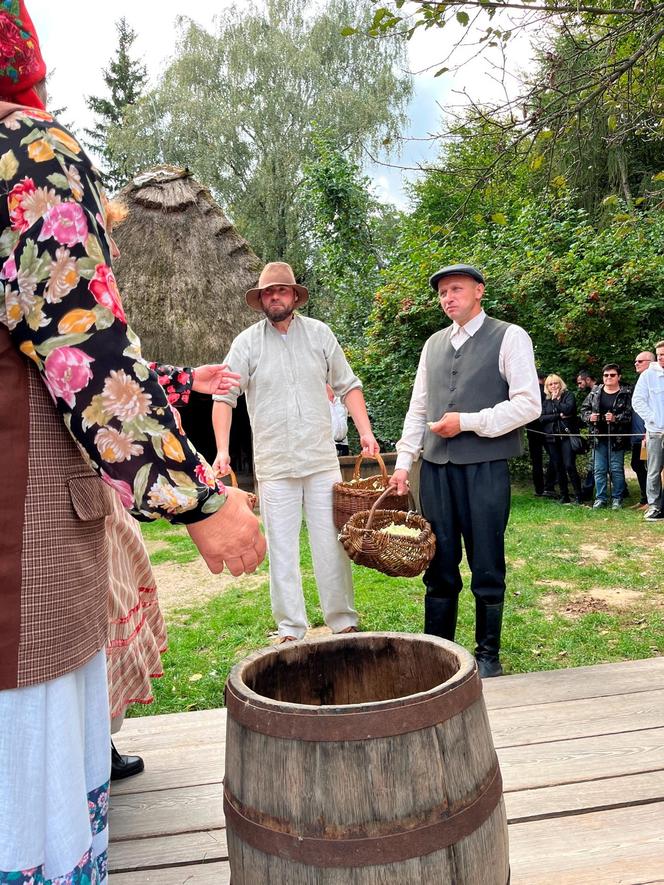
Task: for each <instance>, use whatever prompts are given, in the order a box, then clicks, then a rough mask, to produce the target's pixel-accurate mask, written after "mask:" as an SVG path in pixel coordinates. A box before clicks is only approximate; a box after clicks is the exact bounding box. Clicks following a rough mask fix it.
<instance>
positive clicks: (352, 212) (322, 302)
mask: <svg viewBox="0 0 664 885" xmlns="http://www.w3.org/2000/svg"><path fill="white" fill-rule="evenodd" d="M312 142H313V148H314V154H313V157H312V158H311V160H310V161H309V162H308V163H307V164H306V165H305V167H304V170H303V176H304V177H303V186H302V191H301V195H300V205H301V208H302V218H303V225H304V235H305V238H306V242H307V244H308V256H307V274H306V281H307V284H308V285H309V286H310V287H311V288H312V289H314V291H315V292H316V299H315V303H314V305H313V307H312V312H313V313H314V315H315V316H317V317H319V318H320V319H322V320H325V321H326V322H328V323H332V324H333V325H334V326H335V328H336V329H337V331H338V334H339V337H340V339H341V341H342V344H344V346H346V347H349V348H350V349H357V350H359V349H360V348H361V347H362V346H363V342H364V326H365V324H366V321H367V318H368V316H369V313H370V310H371V304H372V300H373V294H374V292H375V291H376V289H377V287H378V285H379V283H380V255H379V249H380V247H379V245H378V243H377V241H376V234H377V232H378V230H379V229H380V226H379V224H378V223H377V219H378V217H379V215H378V212H379V206H378V204H377V202H376V201H375V200H374V199H373V198H372V196H371V194H370V192H369V181H368V179H367V178H366V177H365V176H363V175H362V173H361V171H360V169H359V167H358V166H357V164H356V163H353V162H352V161H351V160H349V159H348V158H347V157H346V156H345V155H344V153H343V152H342V151H340V150H339V149H338V148H337V147H336V145H335V143H334V141H333V139H332V138H331V137H330V136H329V135H328V134H326V133H324V132H322V133H319V132H314V133H313V135H312Z"/></svg>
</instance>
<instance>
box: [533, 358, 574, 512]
mask: <svg viewBox="0 0 664 885" xmlns="http://www.w3.org/2000/svg"><path fill="white" fill-rule="evenodd" d="M544 394H545V400H544V403H543V404H542V416H541V418H540V422H541V424H542V430H543V431H544V432H545V433H546V435H547V436H546V447H547V450H548V452H549V457H550V458H551V462H552V464H553V466H554V469H555V471H556V477H557V479H558V486H559V488H560V499H559V500H560V503H561V504H570V503H571V501H570V497H569V491H568V485H567V478H568V477H569V479H570V482H571V483H572V488H573V489H574V503H575V504H581V503H582V498H581V480H580V479H579V474H578V473H577V471H576V455H575V454H574V452H573V451H572V444H571V442H570V439H569V437H570V435H571V434H575V433H578V432H579V424H578V419H577V417H576V400H575V399H574V395H573V394H572V392H571V391H569V390H568V389H567V385H566V384H565V382H564V381H563V379H562V378H561V377H560V375H548V376H547V378H546V380H545V382H544Z"/></svg>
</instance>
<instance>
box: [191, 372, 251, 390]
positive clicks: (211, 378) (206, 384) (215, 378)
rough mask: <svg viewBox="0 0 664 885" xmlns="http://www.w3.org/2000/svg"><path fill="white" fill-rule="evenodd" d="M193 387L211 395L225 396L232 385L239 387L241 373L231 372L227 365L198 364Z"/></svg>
mask: <svg viewBox="0 0 664 885" xmlns="http://www.w3.org/2000/svg"><path fill="white" fill-rule="evenodd" d="M193 372H194V380H193V383H192V385H191V389H192V390H195V391H196V392H197V393H208V394H210V396H212V395H215V394H216V395H217V396H224V395H225V394H227V393H228V391H229V390H230V389H231V388H232V387H237V383H238V381H239V380H240V377H241V376H240V375H238V374H237V372H231V370H230V369H229V368H228V366H227V365H225V364H223V365H207V366H197V367H196V368H195V369H194V370H193Z"/></svg>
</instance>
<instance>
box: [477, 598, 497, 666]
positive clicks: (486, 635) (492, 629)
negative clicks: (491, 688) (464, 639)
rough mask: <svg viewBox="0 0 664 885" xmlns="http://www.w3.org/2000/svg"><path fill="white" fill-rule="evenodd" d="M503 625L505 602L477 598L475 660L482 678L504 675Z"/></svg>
mask: <svg viewBox="0 0 664 885" xmlns="http://www.w3.org/2000/svg"><path fill="white" fill-rule="evenodd" d="M502 625H503V603H502V602H498V603H496V604H494V605H487V604H486V603H485V602H482V600H481V599H476V600H475V642H476V643H477V648H476V649H475V660H476V661H477V666H478V668H479V671H480V676H481V677H482V679H486V678H488V677H490V676H502V675H503V668H502V667H501V665H500V658H499V657H498V653H499V652H500V631H501V628H502Z"/></svg>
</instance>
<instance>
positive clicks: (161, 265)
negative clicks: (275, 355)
mask: <svg viewBox="0 0 664 885" xmlns="http://www.w3.org/2000/svg"><path fill="white" fill-rule="evenodd" d="M119 199H121V200H122V201H123V202H124V203H125V204H126V205H127V207H128V209H129V214H128V216H127V218H126V220H125V221H123V222H122V224H120V225H119V226H118V227H117V228H115V229H114V231H113V236H114V238H115V239H116V241H117V244H118V246H119V248H120V252H121V256H120V258H119V259H118V260H117V262H115V269H116V274H117V278H118V283H119V286H120V291H121V292H122V297H123V302H124V306H125V309H126V312H127V316H128V317H129V321H130V323H131V325H132V327H133V328H134V330H135V331H136V332H137V333H138V334H139V335H140V338H141V342H142V349H143V354H144V356H145V357H146V358H147V359H151V360H152V359H154V360H159V361H161V362H167V363H173V364H175V365H190V366H191V365H194V366H195V365H200V364H202V363H209V362H219V361H220V360H221V359H222V358H223V356H224V354H225V353H226V351H227V350H228V347H229V345H230V343H231V341H232V340H233V338H234V337H235V336H236V335H237V334H238V332H240V331H242V329H245V328H246V327H247V326H249V325H251V324H252V323H255V322H256V320H257V319H258V315H257V314H256V313H255V312H254V311H252V310H250V309H249V308H248V307H247V305H246V302H245V300H244V293H245V292H246V290H247V289H250V288H251V287H252V286H254V285H255V284H256V281H257V279H258V275H259V272H260V268H261V262H260V260H259V259H258V257H257V256H256V254H255V253H254V252H253V251H252V250H251V248H250V246H249V245H248V243H247V242H246V241H245V240H243V239H242V237H241V236H240V235H239V234H238V233H237V231H236V230H235V228H234V227H233V225H232V224H231V223H230V221H229V220H228V219H227V218H226V216H225V215H224V213H223V212H222V210H221V208H220V207H219V205H218V204H217V203H216V202H215V201H214V200H213V198H212V196H211V195H210V192H209V191H208V189H207V188H205V187H203V185H201V184H199V183H198V182H197V181H196V180H195V179H194V178H192V176H191V175H190V173H189V170H188V169H178V168H175V167H172V166H161V167H158V168H157V169H152V170H150V171H149V172H145V173H143V174H141V175H138V176H136V178H134V180H133V181H132V182H130V184H128V185H127V186H126V187H125V188H124V189H123V190H122V191H121V192H120V194H119Z"/></svg>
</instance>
